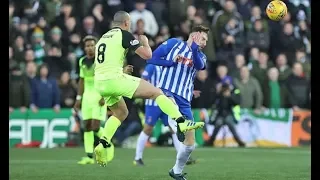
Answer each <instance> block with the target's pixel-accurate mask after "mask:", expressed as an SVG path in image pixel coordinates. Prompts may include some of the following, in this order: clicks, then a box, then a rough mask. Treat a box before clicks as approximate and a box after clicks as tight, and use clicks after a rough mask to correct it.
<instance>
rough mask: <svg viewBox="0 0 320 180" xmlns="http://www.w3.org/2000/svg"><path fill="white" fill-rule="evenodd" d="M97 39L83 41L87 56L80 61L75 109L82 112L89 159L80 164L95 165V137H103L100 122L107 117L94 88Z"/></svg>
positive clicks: (131, 67)
mask: <svg viewBox="0 0 320 180" xmlns="http://www.w3.org/2000/svg"><path fill="white" fill-rule="evenodd" d="M96 42H97V39H96V38H95V37H93V36H86V37H85V38H84V39H83V43H84V50H85V53H86V55H85V56H83V57H81V58H80V59H79V68H80V80H79V87H78V95H77V98H76V103H75V105H74V108H75V109H76V110H80V107H81V114H82V119H83V121H84V131H85V132H84V137H83V139H84V149H85V152H86V154H87V157H83V158H82V159H81V160H80V161H79V162H78V164H94V159H93V157H92V155H93V146H94V135H96V136H98V137H100V136H101V135H102V129H103V128H102V127H101V126H100V122H101V121H104V120H105V119H106V116H107V106H106V104H105V102H104V98H102V97H101V95H100V94H99V93H98V92H97V91H96V89H95V88H94V67H95V65H94V51H95V45H96ZM132 71H133V66H131V65H127V66H126V67H125V68H124V73H126V74H130V73H132Z"/></svg>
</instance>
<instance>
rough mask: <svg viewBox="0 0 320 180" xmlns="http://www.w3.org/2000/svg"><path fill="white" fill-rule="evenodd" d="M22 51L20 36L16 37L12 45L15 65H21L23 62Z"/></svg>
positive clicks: (22, 41)
mask: <svg viewBox="0 0 320 180" xmlns="http://www.w3.org/2000/svg"><path fill="white" fill-rule="evenodd" d="M24 51H25V43H24V39H23V37H22V36H17V37H16V38H15V41H14V45H13V54H14V58H15V60H16V61H17V63H19V64H20V63H22V62H23V61H24Z"/></svg>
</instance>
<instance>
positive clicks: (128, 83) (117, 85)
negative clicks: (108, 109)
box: [94, 74, 141, 106]
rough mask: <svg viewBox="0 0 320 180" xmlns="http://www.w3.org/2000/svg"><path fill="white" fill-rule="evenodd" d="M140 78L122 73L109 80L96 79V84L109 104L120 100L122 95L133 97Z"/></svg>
mask: <svg viewBox="0 0 320 180" xmlns="http://www.w3.org/2000/svg"><path fill="white" fill-rule="evenodd" d="M140 80H141V79H140V78H137V77H134V76H130V75H127V74H122V75H121V76H120V77H117V78H113V79H108V80H100V81H97V80H95V82H94V85H95V88H96V89H97V91H98V92H99V93H100V95H101V96H102V97H104V98H105V101H106V104H107V106H112V105H114V104H115V103H117V102H119V101H120V100H121V98H122V96H124V97H127V98H130V99H131V98H132V96H133V95H134V93H135V92H136V90H137V88H138V86H139V84H140Z"/></svg>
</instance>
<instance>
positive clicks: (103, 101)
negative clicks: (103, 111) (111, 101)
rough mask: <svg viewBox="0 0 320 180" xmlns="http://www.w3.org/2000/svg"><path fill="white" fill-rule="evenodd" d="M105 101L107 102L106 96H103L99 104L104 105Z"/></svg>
mask: <svg viewBox="0 0 320 180" xmlns="http://www.w3.org/2000/svg"><path fill="white" fill-rule="evenodd" d="M105 103H106V102H105V100H104V98H103V97H102V98H101V99H100V100H99V105H100V106H104V104H105Z"/></svg>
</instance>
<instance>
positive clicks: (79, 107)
mask: <svg viewBox="0 0 320 180" xmlns="http://www.w3.org/2000/svg"><path fill="white" fill-rule="evenodd" d="M73 109H74V110H75V111H79V110H80V109H81V100H77V101H76V103H74V106H73Z"/></svg>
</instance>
